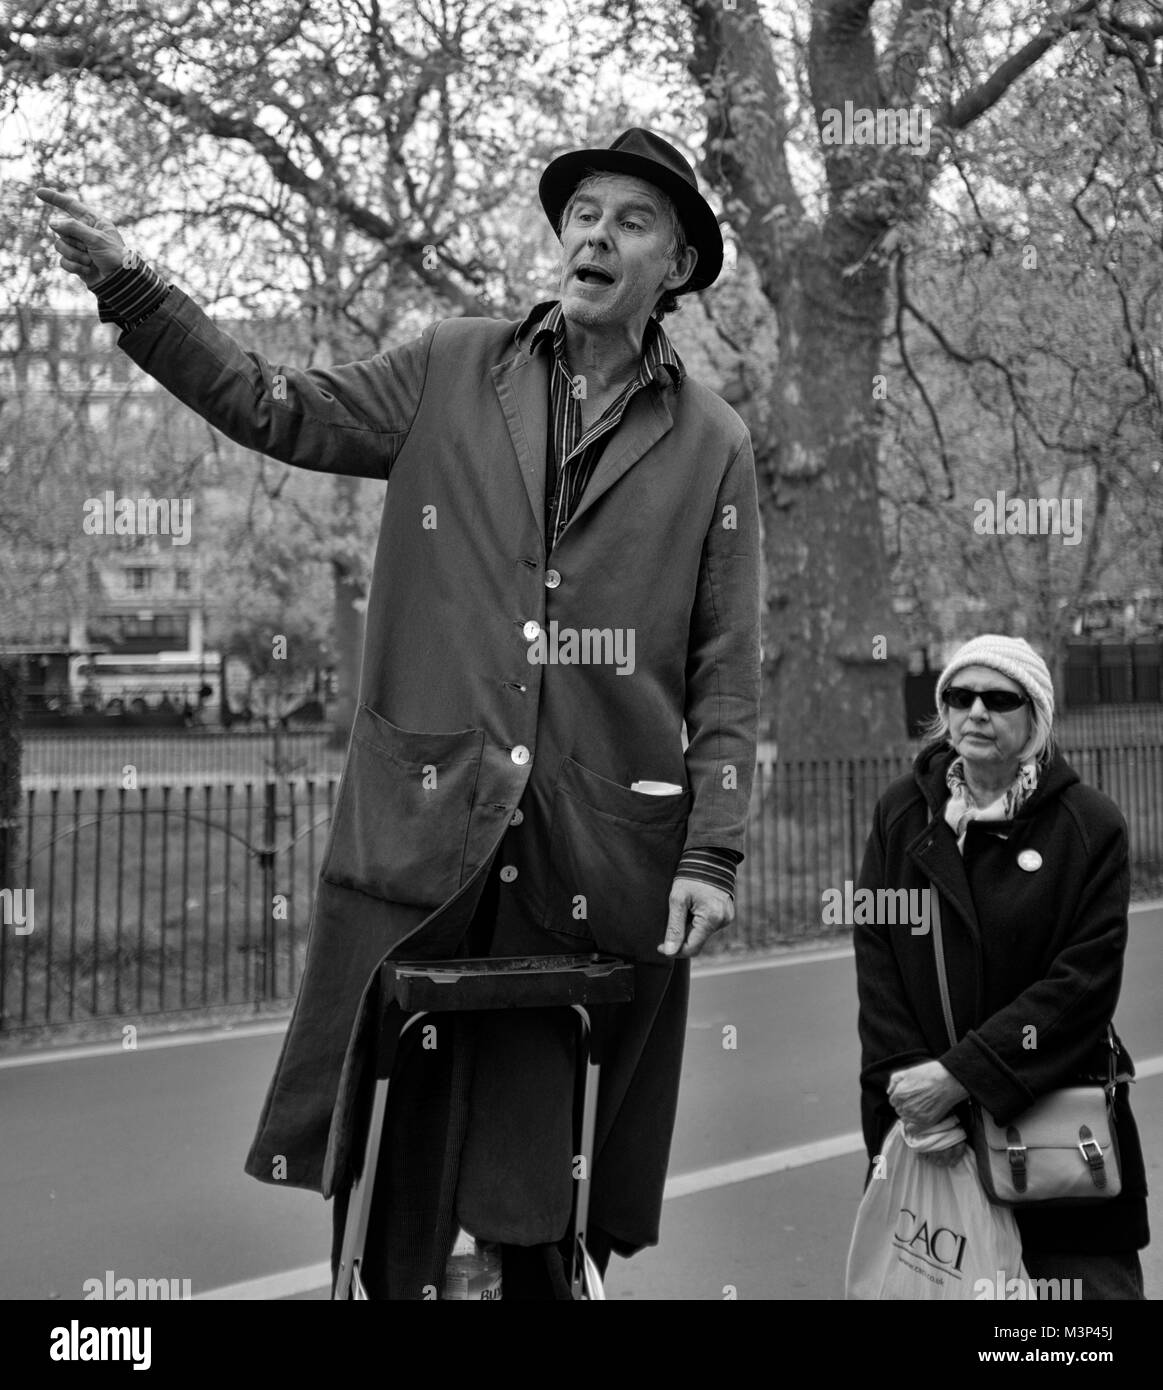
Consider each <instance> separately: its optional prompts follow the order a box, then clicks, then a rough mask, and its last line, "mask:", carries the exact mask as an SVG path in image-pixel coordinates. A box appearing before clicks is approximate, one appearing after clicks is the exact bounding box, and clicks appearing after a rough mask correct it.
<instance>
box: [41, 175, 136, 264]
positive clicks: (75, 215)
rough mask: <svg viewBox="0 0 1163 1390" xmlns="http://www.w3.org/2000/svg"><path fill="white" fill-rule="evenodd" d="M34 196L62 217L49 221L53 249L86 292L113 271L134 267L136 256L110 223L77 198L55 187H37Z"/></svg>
mask: <svg viewBox="0 0 1163 1390" xmlns="http://www.w3.org/2000/svg"><path fill="white" fill-rule="evenodd" d="M36 196H37V197H38V198H39V199H40V200H41V202H42V203H47V204H48V205H49V207H51V208H56V209H58V211H59V212H61V213H63V214H64V216H58V217H54V218H53V219H52V220H51V221H50V222H49V226H50V227H51V228H52V232H53V246H54V248H55V249H56V251H57V252H58V254H59V255H60V258H61V267H62V269H64V270H67V271H69V272H70V274H72V275H76V276H77V277H78V278H79V279H80V280H81V281H83V282H84V284H85V285H86V286H87V287H88V288H89V289H92V288H93V286H94V285H96V284H98V283H100V281H102V280H104V279H105V277H106V276H108V275H112V274H113V272H114V271H115V270H121V269H123V268H125V267H128V266H133V265H136V264H137V255H136V253H135V252H133V251H130V250H128V249H127V248H126V245H125V242H124V241H123V240H122V238H121V233H120V232H119V231H118V230H117V228H116V227H115V226H114V225H113V223H112V222H110V221H109V219H108V218H107V217H99V216H98V215H97V213H95V212H94V211H93V209H92V208H88V207H86V206H85V204H84V203H82V202H81V200H80V199H79V198H74V197H73V196H72V195H71V194H69V193H62V192H60V190H59V189H56V188H38V189H37V190H36Z"/></svg>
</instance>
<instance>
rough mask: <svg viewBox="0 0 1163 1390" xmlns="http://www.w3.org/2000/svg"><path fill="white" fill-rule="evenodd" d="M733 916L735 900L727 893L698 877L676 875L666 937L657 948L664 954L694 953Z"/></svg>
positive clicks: (693, 954) (732, 918)
mask: <svg viewBox="0 0 1163 1390" xmlns="http://www.w3.org/2000/svg"><path fill="white" fill-rule="evenodd" d="M688 919H689V923H690V934H689V936H688V934H687V924H688ZM734 920H735V903H734V900H733V899H732V897H731V894H730V893H727V892H725V891H724V890H723V889H722V888H716V887H715V886H714V885H713V884H710V883H704V882H703V881H702V880H701V879H697V878H676V879H675V880H674V882H673V883H672V884H671V886H670V916H669V918H668V920H667V923H666V937H665V938H664V940H663V942H662V945H661V946H659V948H658V949H659V951H660V952H661V953H662V954H663V955H664V956H673V955H679V956H697V955H698V953H699V952H700V951H701V950H702V949H703V947H704V946H705V945H706V944H707V942H708V941H709V940H710V939H711V937H712V936H713V935H714V934H715V932H717V931H722V929H723V928H724V927H729V926H730V925H731V923H732V922H733V921H734ZM684 939H685V941H686V945H685V946H684V945H683V941H684ZM680 947H681V950H680V949H679V948H680Z"/></svg>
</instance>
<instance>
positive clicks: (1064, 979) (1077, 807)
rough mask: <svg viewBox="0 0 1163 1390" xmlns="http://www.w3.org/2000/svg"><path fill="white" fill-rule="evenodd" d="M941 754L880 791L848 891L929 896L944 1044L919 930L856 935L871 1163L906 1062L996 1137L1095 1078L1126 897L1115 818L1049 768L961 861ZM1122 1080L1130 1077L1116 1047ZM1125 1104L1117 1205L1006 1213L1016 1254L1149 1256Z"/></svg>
mask: <svg viewBox="0 0 1163 1390" xmlns="http://www.w3.org/2000/svg"><path fill="white" fill-rule="evenodd" d="M954 756H955V754H954V753H953V751H952V750H951V749H950V748H949V747H948V746H947V745H944V744H942V745H940V746H937V745H931V746H929V747H927V748H925V749H923V750H922V751H921V753H920V754H919V755H918V757H917V760H916V762H915V764H914V767H913V770H912V771H911V772H910V773H909V774H907V775H906V776H904V777H901V778H899V779H898V780H897V781H895V782H894V783H893V784H892V786H890V787H889V789H888V790H887V791H886V792H885V794H884V796H883V797H882V798H881V799H880V802H879V803H878V805H877V808H876V815H875V822H874V825H873V829H872V833H871V835H870V836H869V838H868V846H867V849H866V851H865V855H864V863H863V866H862V868H861V873H860V879H859V887H862V888H870V889H873V890H875V889H877V888H894V889H897V888H905V889H910V890H913V889H922V888H929V887H932V889H933V890H934V891H936V892H937V893H939V894H940V901H941V910H942V927H943V935H944V940H945V955H946V970H947V974H948V979H949V991H950V996H951V1005H952V1011H953V1020H954V1024H955V1025H956V1033H957V1036H958V1039H959V1041H958V1042H957V1045H956V1046H954V1047H951V1046H950V1045H949V1039H948V1034H947V1031H946V1028H945V1023H944V1017H943V1014H942V1011H941V999H940V994H939V991H938V986H937V967H936V959H935V956H934V953H933V937H932V933H927V934H924V935H921V934H916V935H914V933H913V928H912V925H911V924H910V923H909V922H907V921H906V922H904V923H902V924H900V925H894V926H889V925H876V924H868V925H859V926H857V927H856V928H855V931H854V940H855V948H856V970H857V984H858V991H859V998H860V1025H859V1026H860V1042H861V1074H860V1085H861V1111H862V1118H863V1128H864V1139H865V1145H866V1147H867V1150H868V1155H869V1158H870V1159H872V1158H873V1157H874V1156H875V1155H876V1154H878V1153H879V1152H880V1150H881V1146H882V1144H883V1142H884V1139H885V1136H886V1135H887V1133H888V1131H889V1129H890V1128H891V1127H892V1125H893V1123H894V1122H895V1120H896V1118H897V1117H896V1114H895V1112H894V1111H893V1109H892V1106H891V1105H890V1104H889V1101H888V1096H887V1085H888V1079H889V1076H890V1075H891V1073H892V1072H894V1071H899V1070H901V1069H902V1068H906V1067H909V1066H912V1065H915V1064H916V1063H918V1062H922V1061H926V1060H928V1059H930V1058H933V1059H936V1060H937V1061H939V1062H941V1063H942V1064H943V1065H944V1066H945V1067H946V1068H948V1070H949V1071H950V1072H951V1073H952V1074H953V1075H954V1076H955V1077H956V1078H957V1080H958V1081H960V1082H961V1084H962V1085H963V1086H964V1087H965V1088H966V1090H967V1091H968V1092H969V1094H970V1096H971V1097H972V1098H973V1099H974V1100H976V1101H978V1102H979V1103H980V1104H981V1105H982V1106H984V1108H985V1109H986V1110H987V1111H989V1113H990V1114H992V1115H993V1117H994V1119H995V1120H997V1122H998V1123H999V1124H1006V1123H1007V1122H1008V1121H1009V1120H1011V1119H1013V1118H1015V1117H1016V1116H1018V1115H1020V1114H1021V1112H1022V1111H1023V1110H1025V1109H1027V1108H1028V1107H1029V1106H1030V1105H1031V1104H1032V1103H1033V1102H1034V1101H1035V1100H1037V1099H1038V1098H1039V1097H1040V1096H1043V1095H1045V1094H1046V1093H1047V1092H1048V1091H1052V1090H1054V1089H1056V1088H1058V1087H1062V1086H1068V1085H1071V1084H1075V1083H1076V1082H1078V1081H1079V1080H1082V1079H1085V1078H1093V1079H1095V1080H1099V1081H1105V1080H1106V1078H1107V1060H1106V1058H1107V1047H1106V1043H1105V1036H1106V1027H1107V1024H1108V1023H1109V1022H1111V1021H1112V1019H1113V1018H1114V1014H1115V1009H1116V1006H1117V1004H1118V998H1119V987H1120V984H1121V981H1122V974H1123V955H1124V952H1125V950H1126V944H1127V910H1128V904H1129V900H1130V871H1129V867H1128V857H1127V827H1126V823H1125V821H1124V820H1123V817H1122V814H1121V812H1120V811H1119V809H1118V807H1117V806H1116V805H1115V804H1114V802H1113V801H1111V800H1110V798H1109V797H1107V796H1104V795H1103V793H1102V792H1100V791H1097V790H1096V789H1095V788H1093V787H1088V786H1084V785H1083V784H1082V782H1081V781H1080V780H1079V778H1078V774H1077V773H1076V772H1075V771H1074V770H1073V768H1071V767H1070V765H1069V763H1067V761H1066V760H1065V758H1063V757H1062V755H1061V754H1060V753H1059V754H1056V755H1055V756H1054V757H1053V759H1052V761H1051V762H1050V763H1049V764H1048V766H1047V767H1046V768H1045V770H1044V771H1043V772H1042V774H1041V777H1040V779H1039V783H1038V787H1037V789H1036V790H1035V792H1034V793H1033V795H1032V796H1031V797H1030V799H1029V800H1028V801H1027V802H1026V803H1025V805H1024V806H1022V807H1021V809H1020V810H1019V811H1018V813H1017V815H1016V816H1015V817H1014V819H1013V820H1012V821H1009V822H1002V823H989V822H974V821H971V822H970V823H969V827H968V831H967V834H966V839H965V844H964V847H963V848H964V855H962V854H961V853H959V852H958V849H957V840H956V837H955V836H954V834H953V831H952V830H951V829H950V827H949V826H948V825H947V824H946V822H945V820H944V817H943V814H942V811H943V807H944V804H945V802H946V800H947V799H948V794H949V793H948V787H947V786H946V782H945V773H946V771H947V769H948V767H949V765H950V763H951V762H952V760H953V758H954ZM999 832H1001V833H999ZM1003 835H1004V838H1003ZM1023 850H1036V851H1037V853H1038V854H1039V855H1040V856H1041V863H1040V865H1039V866H1038V867H1037V868H1035V869H1032V870H1027V869H1025V868H1022V867H1021V866H1020V865H1019V863H1018V856H1019V854H1021V853H1022V851H1023ZM1026 862H1027V863H1029V862H1031V861H1030V859H1029V857H1027V860H1026ZM1031 1028H1033V1030H1034V1032H1030V1031H1029V1030H1030V1029H1031ZM1031 1042H1034V1044H1035V1045H1034V1046H1031V1045H1030V1044H1031ZM1119 1070H1120V1071H1122V1072H1127V1073H1129V1074H1131V1075H1133V1070H1134V1069H1133V1066H1132V1064H1131V1059H1130V1057H1129V1056H1128V1055H1127V1053H1126V1051H1125V1049H1124V1050H1122V1051H1121V1055H1120V1058H1119ZM1128 1089H1129V1088H1128V1086H1127V1085H1125V1084H1123V1085H1120V1086H1119V1087H1118V1091H1117V1110H1116V1116H1117V1118H1116V1129H1117V1135H1118V1143H1119V1149H1120V1154H1121V1158H1122V1163H1123V1184H1124V1185H1123V1191H1122V1194H1121V1195H1120V1196H1119V1197H1118V1198H1115V1199H1113V1200H1111V1201H1110V1202H1105V1203H1102V1204H1101V1205H1095V1206H1084V1207H1070V1208H1057V1209H1053V1210H1050V1209H1047V1210H1041V1211H1039V1210H1035V1209H1032V1208H1031V1209H1022V1208H1017V1209H1016V1213H1017V1220H1018V1227H1019V1230H1020V1232H1021V1236H1022V1243H1023V1247H1024V1248H1025V1249H1027V1250H1031V1251H1045V1252H1069V1253H1074V1252H1087V1253H1093V1254H1100V1253H1107V1252H1115V1251H1128V1250H1137V1249H1140V1248H1142V1247H1143V1246H1144V1245H1146V1244H1147V1240H1148V1227H1147V1204H1146V1191H1147V1188H1146V1178H1145V1175H1144V1168H1143V1155H1142V1150H1141V1148H1140V1144H1139V1137H1138V1132H1137V1130H1136V1127H1135V1121H1134V1117H1133V1116H1132V1114H1131V1110H1130V1103H1129V1099H1128V1095H1127V1092H1128Z"/></svg>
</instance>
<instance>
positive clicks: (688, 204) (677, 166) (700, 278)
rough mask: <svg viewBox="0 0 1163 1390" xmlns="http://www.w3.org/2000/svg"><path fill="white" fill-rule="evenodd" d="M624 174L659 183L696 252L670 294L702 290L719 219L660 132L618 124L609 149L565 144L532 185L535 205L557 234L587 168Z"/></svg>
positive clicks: (714, 257)
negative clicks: (619, 130) (618, 132)
mask: <svg viewBox="0 0 1163 1390" xmlns="http://www.w3.org/2000/svg"><path fill="white" fill-rule="evenodd" d="M590 172H594V173H599V174H629V175H631V176H632V177H633V178H636V179H643V180H645V182H646V183H650V184H653V185H654V187H655V188H660V189H661V190H662V191H663V192H664V193H665V194H666V195H667V197H668V198H670V200H671V201H672V202H673V203H674V205H675V208H676V209H677V211H678V215H679V219H680V221H681V222H682V226H683V231H684V232H685V233H686V239H687V242H688V243H689V244H690V245H691V246H693V247H694V248H695V250H696V251H697V252H698V253H699V258H698V262H697V264H696V265H695V269H694V273H693V274H692V275H691V277H690V279H689V280H687V282H686V283H685V284H684V285H683V286H682V287H681V288H680V289H678V290H676V291H675V293H676V294H691V293H693V292H694V291H695V290H704V289H706V287H707V286H708V285H711V284H713V283H714V282H715V280H716V279H717V278H718V275H719V271H720V270H722V268H723V236H722V233H721V232H720V231H719V219H718V218H717V217H716V216H715V214H714V212H712V210H711V206H710V204H709V203H708V202H707V200H706V199H705V198H704V197H703V195H702V194H701V193H700V192H699V186H698V183H697V182H696V180H695V171H694V170H693V169H692V168H691V166H690V165H689V164H688V163H687V161H686V160H685V159H684V158H683V157H682V155H681V154H679V152H678V150H676V149H675V147H674V146H673V145H671V144H669V143H668V142H667V141H666V140H663V139H662V137H661V136H659V135H655V134H653V132H651V131H649V130H642V129H640V128H639V127H637V126H635V127H634V128H632V129H631V130H624V131H623V132H622V134H621V135H619V136H618V138H617V139H616V140H615V141H614V143H613V144H612V145H611V146H610V148H609V149H597V150H571V151H570V152H569V153H568V154H563V155H559V156H558V157H557V158H556V159H555V160H553V161H552V163H550V164H549V165H547V166H546V169H545V172H544V173H543V174H542V175H541V182H540V184H539V185H538V187H537V193H538V196H539V197H540V199H541V206H542V207H543V208H544V209H545V215H546V217H548V218H549V221H550V225H551V226H552V227H553V230H554V231H555V232H556V233H557V237H558V239H559V240H560V238H561V218H562V214H563V213H564V212H565V205H566V204H567V203H568V202H569V200H570V198H571V196H572V195H573V191H574V189H575V188H576V187H577V186H578V184H579V183H581V181H582V179H584V178H585V176H586V175H587V174H588V173H590Z"/></svg>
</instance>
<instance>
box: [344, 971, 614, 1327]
mask: <svg viewBox="0 0 1163 1390" xmlns="http://www.w3.org/2000/svg"><path fill="white" fill-rule="evenodd" d="M380 970H381V971H382V972H385V975H384V979H383V983H384V986H385V994H386V997H388V998H389V999H390V1000H391V1003H390V1004H389V1005H388V1007H387V1008H386V1009H384V1011H383V1014H382V1016H381V1018H380V1020H379V1033H378V1038H377V1040H376V1067H375V1078H376V1080H375V1091H374V1094H373V1097H372V1104H371V1118H370V1121H369V1123H368V1129H367V1140H366V1143H365V1145H364V1151H363V1161H362V1164H361V1165H360V1167H359V1169H358V1171H356V1172H355V1174H354V1177H353V1179H352V1183H351V1191H350V1198H349V1201H348V1208H347V1219H346V1223H345V1225H344V1230H343V1247H342V1252H341V1255H340V1261H339V1272H338V1275H337V1277H336V1281H335V1290H334V1292H333V1294H332V1298H333V1299H336V1300H339V1299H342V1300H348V1299H356V1300H360V1299H366V1298H367V1297H368V1295H367V1291H366V1288H365V1287H364V1282H363V1278H362V1274H361V1267H362V1264H363V1255H364V1246H365V1244H366V1242H367V1229H368V1220H369V1218H370V1216H371V1208H372V1196H373V1191H374V1188H375V1179H376V1172H377V1168H378V1164H379V1155H380V1142H381V1139H382V1137H383V1130H384V1120H385V1118H386V1116H387V1109H388V1086H389V1084H390V1081H391V1074H392V1070H393V1068H394V1066H395V1062H396V1056H397V1054H398V1051H399V1045H400V1039H401V1038H402V1037H403V1036H404V1034H405V1033H406V1032H407V1031H408V1030H409V1029H410V1028H412V1027H414V1026H415V1024H417V1023H418V1022H419V1021H420V1020H421V1019H422V1018H424V1017H425V1016H426V1015H428V1014H430V1013H452V1012H457V1013H459V1012H470V1011H474V1010H488V1009H544V1008H571V1009H573V1010H574V1012H575V1013H576V1014H577V1017H578V1022H579V1025H580V1030H581V1031H580V1042H581V1044H582V1046H581V1049H580V1051H579V1059H580V1058H584V1060H585V1076H584V1083H583V1087H582V1107H581V1140H580V1148H579V1154H580V1155H581V1157H583V1159H584V1163H583V1165H582V1174H581V1176H580V1177H578V1178H577V1179H576V1180H575V1186H574V1201H573V1250H572V1258H571V1261H570V1291H571V1293H572V1294H573V1297H574V1298H575V1299H585V1298H595V1297H596V1298H601V1297H603V1294H602V1292H601V1280H600V1278H599V1277H598V1274H597V1269H596V1267H595V1266H594V1264H593V1261H592V1260H590V1259H589V1257H588V1254H587V1252H586V1226H587V1221H588V1217H589V1200H590V1169H591V1167H592V1163H593V1147H594V1126H595V1120H596V1117H597V1108H598V1083H599V1080H600V1075H601V1055H602V1044H601V1040H600V1039H595V1036H594V1030H593V1027H592V1025H591V1021H590V1015H589V1006H591V1005H598V1004H625V1003H628V1002H629V1001H630V1000H631V999H632V998H633V997H634V967H633V965H631V964H629V963H628V962H626V961H623V960H619V959H617V958H616V957H613V956H601V955H595V954H589V955H560V956H493V957H483V958H467V957H466V958H464V959H459V960H440V961H385V962H384V963H383V964H382V965H381V966H380ZM503 1297H504V1295H503V1294H502V1298H503Z"/></svg>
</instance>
